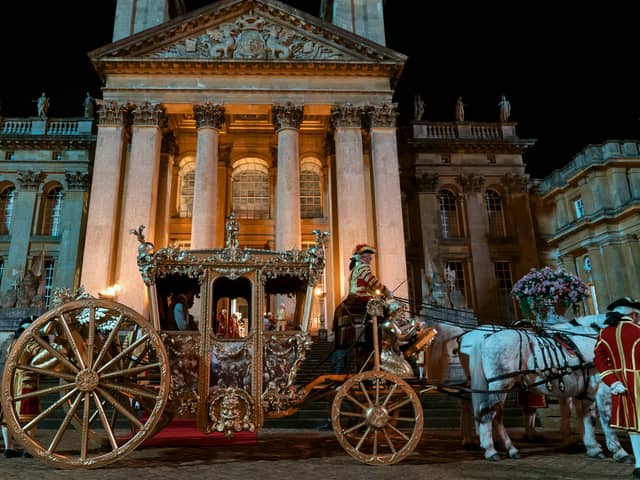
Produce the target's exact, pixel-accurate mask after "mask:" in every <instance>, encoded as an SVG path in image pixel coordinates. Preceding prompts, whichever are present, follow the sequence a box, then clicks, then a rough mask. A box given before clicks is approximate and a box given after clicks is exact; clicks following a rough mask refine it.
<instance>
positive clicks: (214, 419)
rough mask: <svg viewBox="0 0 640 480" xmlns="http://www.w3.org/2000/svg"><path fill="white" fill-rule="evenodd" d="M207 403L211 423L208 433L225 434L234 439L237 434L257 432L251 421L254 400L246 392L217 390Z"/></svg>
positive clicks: (230, 389) (231, 389) (207, 429)
mask: <svg viewBox="0 0 640 480" xmlns="http://www.w3.org/2000/svg"><path fill="white" fill-rule="evenodd" d="M207 403H208V405H209V420H210V421H211V423H210V424H209V425H208V426H207V428H206V431H207V432H213V431H216V432H224V434H225V436H226V437H232V436H233V434H234V433H236V432H241V431H248V432H253V431H255V429H256V427H255V425H254V424H253V422H252V421H251V415H252V412H253V399H252V398H251V396H250V395H249V394H248V393H247V392H245V391H244V390H240V389H237V388H225V389H221V390H217V391H215V392H213V393H212V394H211V395H210V396H209V399H208V401H207Z"/></svg>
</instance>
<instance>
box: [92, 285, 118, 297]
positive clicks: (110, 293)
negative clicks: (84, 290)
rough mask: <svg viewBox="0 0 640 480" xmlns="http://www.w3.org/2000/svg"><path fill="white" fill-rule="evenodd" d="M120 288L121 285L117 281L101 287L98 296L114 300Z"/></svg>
mask: <svg viewBox="0 0 640 480" xmlns="http://www.w3.org/2000/svg"><path fill="white" fill-rule="evenodd" d="M120 290H122V287H121V286H120V285H118V284H117V283H114V284H113V285H111V286H109V287H106V288H103V289H102V290H100V292H98V296H99V297H100V298H106V299H107V300H115V299H116V298H117V297H118V293H119V292H120Z"/></svg>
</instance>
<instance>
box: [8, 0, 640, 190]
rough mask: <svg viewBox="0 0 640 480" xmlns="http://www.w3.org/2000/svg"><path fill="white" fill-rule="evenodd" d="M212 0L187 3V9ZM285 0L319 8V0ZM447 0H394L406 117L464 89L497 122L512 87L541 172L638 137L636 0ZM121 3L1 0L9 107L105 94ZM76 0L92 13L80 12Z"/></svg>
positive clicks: (431, 112) (391, 26)
mask: <svg viewBox="0 0 640 480" xmlns="http://www.w3.org/2000/svg"><path fill="white" fill-rule="evenodd" d="M210 3H212V2H209V1H206V0H186V4H187V8H188V9H189V10H193V9H195V8H198V7H201V6H203V5H208V4H210ZM284 3H288V4H290V5H292V6H294V7H296V8H300V9H301V10H304V11H306V12H308V13H311V14H314V15H317V14H318V13H319V5H320V1H319V0H311V1H310V0H289V1H286V2H284ZM442 3H444V2H429V1H425V0H413V1H409V0H388V1H387V8H386V11H385V14H386V17H385V21H386V24H387V27H386V28H387V46H388V47H389V48H392V49H393V50H396V51H398V52H401V53H403V54H405V55H407V56H408V57H409V59H408V61H407V63H406V66H405V69H404V72H403V75H402V78H401V80H400V82H399V84H398V86H397V89H396V96H395V101H397V102H398V103H399V105H400V113H401V116H400V123H401V125H402V124H406V123H407V122H408V121H409V120H410V119H411V116H412V112H413V98H414V95H415V94H416V93H420V94H421V96H422V98H423V100H424V101H425V103H426V108H425V115H424V119H425V120H432V121H453V119H454V103H455V100H456V98H457V97H458V96H462V97H463V100H464V103H465V104H466V108H465V113H466V115H465V119H466V120H468V121H487V122H493V121H497V118H498V113H497V112H498V110H497V103H498V101H499V99H500V95H501V94H503V93H504V94H505V95H506V96H507V98H508V99H509V101H510V102H511V107H512V114H511V120H512V121H515V122H518V127H517V132H518V135H519V136H520V137H521V138H532V139H537V144H536V146H535V147H533V148H532V149H531V150H530V151H529V152H528V153H526V154H525V156H524V160H525V163H526V164H527V171H528V172H529V173H530V174H531V175H532V176H534V177H541V176H544V175H547V174H548V173H550V172H551V171H552V170H553V169H555V168H560V167H562V166H563V165H564V164H566V163H567V162H569V161H570V160H571V159H572V157H573V156H574V155H576V154H577V153H579V152H580V151H581V150H582V149H583V148H585V147H586V146H587V145H588V144H597V143H602V142H603V141H606V140H608V139H623V140H628V139H638V137H639V132H640V124H639V121H638V119H639V117H640V81H638V78H637V75H636V73H635V70H636V69H637V68H638V45H639V44H640V42H639V41H638V39H637V34H638V27H637V16H636V14H635V12H633V11H632V7H631V3H629V4H628V5H629V6H627V7H622V6H620V7H615V6H614V5H613V4H614V3H616V2H609V3H607V4H594V6H593V7H586V6H585V4H580V9H579V10H574V11H564V12H563V11H559V10H557V9H556V8H551V7H549V8H548V9H544V8H541V7H540V6H539V4H532V5H536V8H531V9H530V10H524V8H525V5H527V4H520V3H516V2H512V3H511V4H505V5H507V6H506V7H503V8H499V7H498V6H489V7H488V6H487V2H480V3H479V2H475V3H473V4H472V5H471V6H467V5H463V4H461V3H459V2H447V4H448V5H440V4H442ZM620 3H622V2H620ZM436 4H438V5H436ZM115 5H116V0H99V1H86V0H83V1H80V0H67V1H59V2H55V1H46V2H44V1H43V2H19V1H10V2H3V5H2V11H1V12H0V15H1V18H0V49H2V56H1V57H0V58H1V59H2V70H1V72H2V73H1V74H0V99H1V101H2V111H1V113H0V114H1V115H3V116H5V117H14V116H15V117H20V116H31V115H35V113H36V107H35V103H34V102H33V101H34V100H35V99H36V98H37V97H38V96H40V93H41V92H43V91H44V92H46V94H47V96H49V97H50V99H51V107H50V109H49V116H51V117H56V116H76V115H77V116H80V115H81V114H82V111H83V107H82V104H83V99H84V96H85V93H86V92H87V91H91V92H92V94H93V95H94V96H95V97H98V98H99V97H100V96H101V94H100V81H99V79H98V77H97V75H96V73H95V71H94V70H93V67H92V65H91V63H90V62H89V60H88V58H87V52H89V51H91V50H93V49H95V48H98V47H101V46H104V45H107V44H109V43H110V42H111V36H112V33H113V17H114V12H115ZM555 6H556V7H558V5H555ZM74 8H75V9H76V10H75V12H79V14H80V15H81V16H82V17H83V18H81V19H77V18H75V17H76V15H78V13H73V14H71V13H70V12H71V11H72V9H74ZM562 8H563V9H564V8H565V7H564V6H562ZM566 8H568V7H566ZM89 10H90V11H89ZM16 28H18V29H20V32H18V33H16V32H15V29H16Z"/></svg>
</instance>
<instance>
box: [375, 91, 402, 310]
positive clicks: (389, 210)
mask: <svg viewBox="0 0 640 480" xmlns="http://www.w3.org/2000/svg"><path fill="white" fill-rule="evenodd" d="M367 114H368V116H369V128H370V133H371V159H372V164H373V196H374V199H375V200H374V204H375V206H376V209H375V228H376V245H377V247H378V254H377V255H376V258H377V267H378V268H377V270H378V272H377V273H378V278H380V279H381V281H382V282H383V283H384V284H385V285H386V286H387V287H388V288H389V289H391V290H393V291H394V295H396V296H398V297H401V298H409V288H408V282H407V256H406V253H405V245H404V228H403V225H402V194H401V192H400V168H399V165H398V146H397V139H396V118H397V116H398V112H397V105H396V104H382V105H375V106H372V107H371V108H369V110H368V112H367Z"/></svg>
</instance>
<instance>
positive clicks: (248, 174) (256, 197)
mask: <svg viewBox="0 0 640 480" xmlns="http://www.w3.org/2000/svg"><path fill="white" fill-rule="evenodd" d="M231 191H232V194H231V203H232V209H233V212H234V214H235V216H236V218H246V219H253V220H258V219H266V218H269V217H270V208H269V204H270V195H269V170H268V169H267V166H266V162H263V161H262V160H259V159H246V160H241V161H240V162H237V163H236V165H235V168H234V170H233V174H232V186H231Z"/></svg>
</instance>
